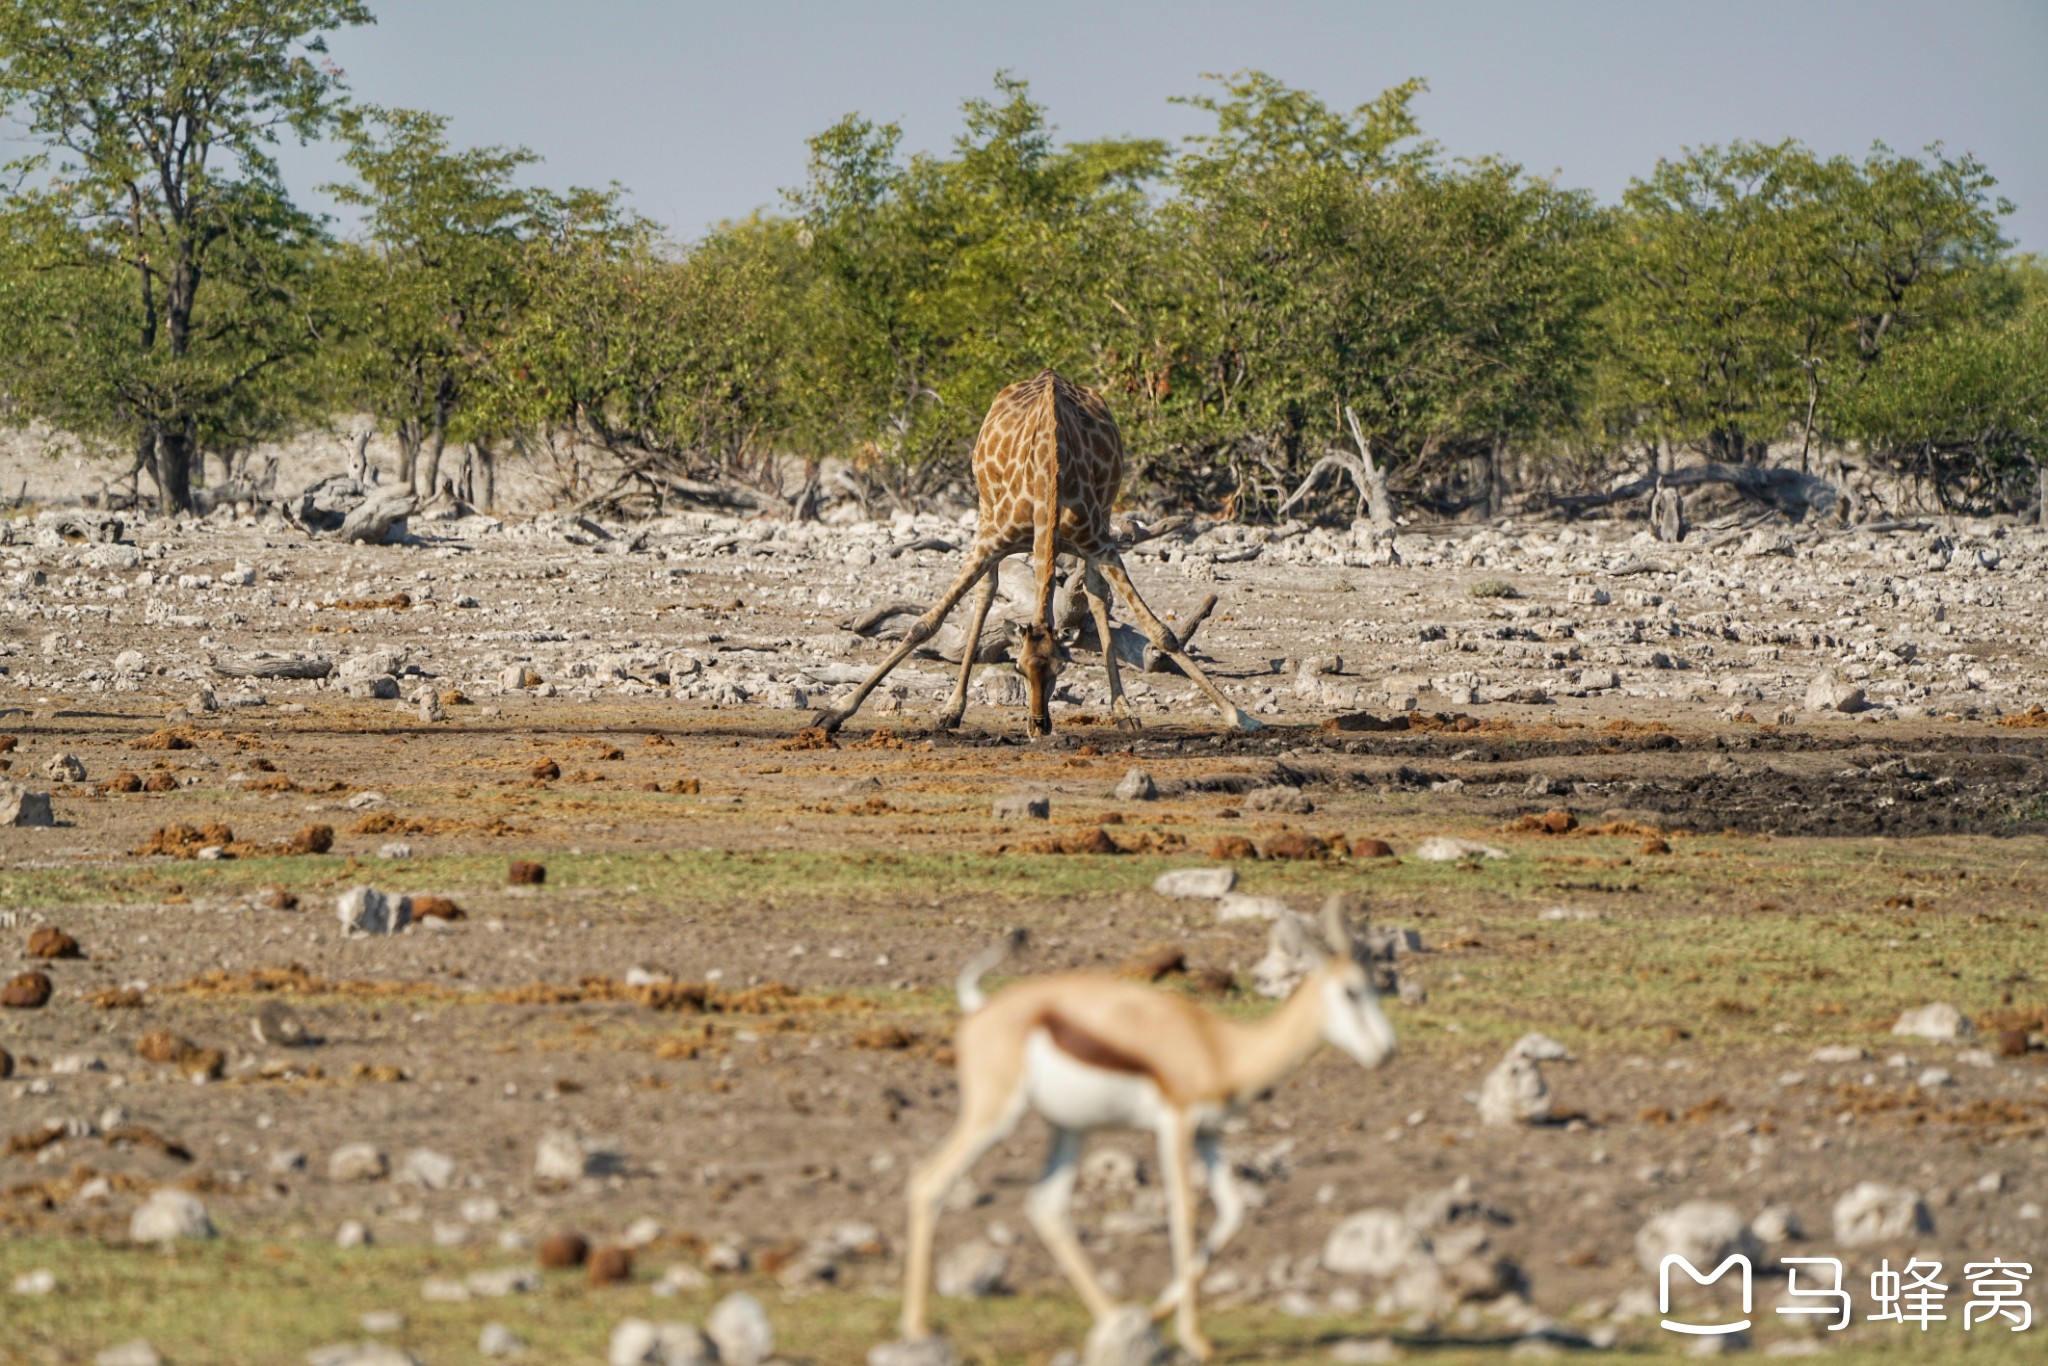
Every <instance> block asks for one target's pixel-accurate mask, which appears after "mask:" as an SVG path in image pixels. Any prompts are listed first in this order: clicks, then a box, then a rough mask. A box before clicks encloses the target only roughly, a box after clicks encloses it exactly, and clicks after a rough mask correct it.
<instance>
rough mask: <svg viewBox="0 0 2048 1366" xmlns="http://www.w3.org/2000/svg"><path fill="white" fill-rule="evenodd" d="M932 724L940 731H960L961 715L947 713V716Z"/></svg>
mask: <svg viewBox="0 0 2048 1366" xmlns="http://www.w3.org/2000/svg"><path fill="white" fill-rule="evenodd" d="M932 724H933V725H934V726H936V727H937V728H938V729H940V730H958V729H960V713H958V712H947V713H946V714H945V715H943V716H940V717H938V718H937V719H936V720H934V721H933V722H932Z"/></svg>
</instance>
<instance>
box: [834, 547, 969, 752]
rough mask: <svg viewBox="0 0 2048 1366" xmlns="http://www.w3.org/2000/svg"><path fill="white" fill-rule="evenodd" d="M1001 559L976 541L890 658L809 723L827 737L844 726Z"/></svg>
mask: <svg viewBox="0 0 2048 1366" xmlns="http://www.w3.org/2000/svg"><path fill="white" fill-rule="evenodd" d="M1002 557H1003V551H1002V548H1001V547H1000V546H998V545H995V544H993V543H985V542H982V541H978V540H977V541H976V542H975V543H974V548H973V549H972V550H971V551H969V552H968V557H967V564H966V566H965V567H964V568H962V569H961V571H960V573H959V575H958V577H956V578H955V579H954V580H953V582H952V584H951V585H950V586H949V587H948V588H947V589H946V591H945V593H944V594H942V595H941V596H940V598H939V600H938V601H937V602H935V603H933V604H932V606H931V610H930V611H928V612H926V613H925V614H924V615H923V616H921V617H919V618H918V619H917V620H916V621H915V622H914V623H912V625H911V627H910V630H909V632H908V633H906V634H905V635H904V637H903V643H902V644H901V645H898V646H897V647H896V648H895V649H894V650H893V651H891V652H890V654H889V657H888V658H887V659H885V660H883V661H882V662H881V664H880V665H879V666H877V667H876V669H875V671H874V672H873V673H871V674H869V675H868V679H867V682H865V683H863V684H861V685H860V686H859V687H858V688H855V689H854V690H853V696H851V697H849V698H847V699H846V700H845V701H844V702H842V703H840V704H839V705H838V706H837V707H833V708H831V709H830V710H827V711H821V712H819V713H818V714H817V715H816V716H815V717H813V718H812V720H811V724H812V725H814V726H817V727H818V728H819V729H821V730H823V731H824V732H825V733H826V734H827V735H830V734H831V733H832V732H833V731H836V730H838V729H839V728H840V727H841V726H842V725H844V724H846V719H847V718H848V717H850V716H852V715H853V714H854V713H855V712H857V711H859V710H860V706H861V703H863V702H865V701H867V700H868V694H869V693H871V692H873V691H874V690H875V689H876V688H878V687H880V686H881V683H882V680H883V679H885V678H887V677H888V676H889V671H890V670H891V669H893V668H895V667H896V666H897V665H898V664H901V663H902V662H903V661H904V660H906V659H908V658H909V657H910V652H911V651H912V650H915V649H916V648H917V647H918V646H920V645H922V644H924V643H925V642H926V641H927V640H930V639H931V638H932V633H933V632H935V631H937V630H938V629H939V625H940V623H942V622H944V621H945V619H946V614H947V613H948V612H950V611H952V610H953V607H954V605H955V604H956V603H958V602H959V601H960V599H961V598H963V597H965V596H966V595H967V590H968V589H969V588H972V587H973V586H974V581H975V580H976V579H978V578H980V577H981V576H982V575H983V574H985V573H987V572H988V570H989V568H990V566H992V565H993V564H994V563H995V562H996V561H997V560H999V559H1001V558H1002Z"/></svg>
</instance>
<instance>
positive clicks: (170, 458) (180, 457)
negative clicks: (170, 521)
mask: <svg viewBox="0 0 2048 1366" xmlns="http://www.w3.org/2000/svg"><path fill="white" fill-rule="evenodd" d="M155 435H156V447H155V449H156V462H155V464H154V466H153V467H152V470H151V473H152V474H153V475H154V476H155V478H156V493H157V506H158V508H159V509H160V510H161V511H162V512H163V514H164V515H165V516H167V517H168V516H170V515H171V514H173V513H178V512H190V511H191V510H192V447H193V444H194V443H193V439H192V430H191V428H190V426H189V425H185V424H179V425H175V426H162V425H160V426H158V427H157V429H156V433H155Z"/></svg>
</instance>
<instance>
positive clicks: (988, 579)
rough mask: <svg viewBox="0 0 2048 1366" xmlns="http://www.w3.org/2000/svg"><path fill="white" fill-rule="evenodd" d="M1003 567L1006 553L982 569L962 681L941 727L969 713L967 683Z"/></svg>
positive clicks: (963, 654) (955, 688)
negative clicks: (998, 576)
mask: <svg viewBox="0 0 2048 1366" xmlns="http://www.w3.org/2000/svg"><path fill="white" fill-rule="evenodd" d="M1002 567H1003V556H1001V555H997V556H996V557H995V560H994V561H993V562H991V563H990V565H989V567H988V568H987V569H985V570H983V571H982V575H981V592H980V594H979V595H977V596H976V598H975V599H974V616H973V617H972V618H971V619H970V620H969V621H968V623H967V644H966V645H965V647H963V648H962V649H961V651H960V681H959V682H957V683H955V684H954V685H953V696H952V697H951V699H949V700H948V701H947V703H946V709H945V710H944V711H943V712H940V713H939V729H940V730H952V729H953V728H954V727H956V726H958V725H959V724H960V718H961V717H962V716H964V715H966V714H967V685H968V683H969V682H970V681H971V680H972V679H973V677H974V656H975V654H976V653H977V652H978V651H979V650H980V649H981V628H982V627H983V626H984V625H985V624H986V623H987V621H988V609H989V608H990V606H992V605H993V604H994V603H995V600H996V581H997V575H998V573H999V571H1000V570H1001V569H1002Z"/></svg>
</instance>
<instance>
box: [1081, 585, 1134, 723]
mask: <svg viewBox="0 0 2048 1366" xmlns="http://www.w3.org/2000/svg"><path fill="white" fill-rule="evenodd" d="M1081 587H1082V588H1083V590H1085V591H1086V593H1087V594H1088V610H1089V611H1090V612H1091V613H1093V614H1094V617H1095V638H1096V639H1097V640H1098V641H1100V642H1101V643H1102V671H1103V672H1104V673H1105V674H1107V675H1109V714H1110V717H1111V719H1112V720H1114V721H1115V722H1116V724H1117V728H1118V729H1120V730H1137V729H1139V727H1140V724H1141V723H1140V722H1139V720H1138V713H1137V712H1136V711H1135V710H1133V709H1132V707H1131V704H1130V702H1129V701H1128V700H1127V699H1126V698H1125V697H1124V680H1123V674H1122V673H1121V672H1120V671H1119V668H1118V664H1117V657H1116V637H1115V636H1113V635H1111V634H1110V626H1109V585H1107V584H1105V583H1104V582H1103V581H1102V571H1101V570H1100V569H1097V568H1096V567H1095V561H1093V560H1089V561H1087V563H1086V564H1085V566H1084V567H1083V569H1082V571H1081Z"/></svg>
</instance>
